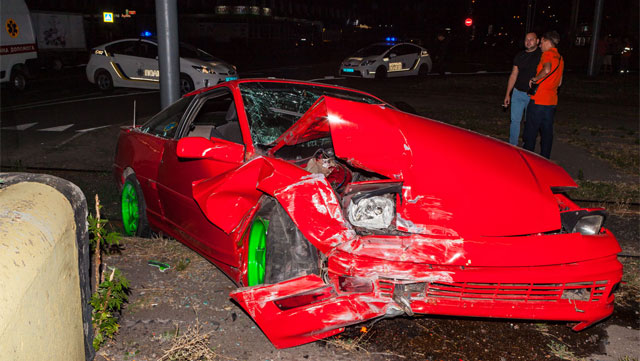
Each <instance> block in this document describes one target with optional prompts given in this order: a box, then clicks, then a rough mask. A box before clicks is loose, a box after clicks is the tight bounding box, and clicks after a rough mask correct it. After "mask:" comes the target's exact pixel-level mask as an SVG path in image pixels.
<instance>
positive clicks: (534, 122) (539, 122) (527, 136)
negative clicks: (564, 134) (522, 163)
mask: <svg viewBox="0 0 640 361" xmlns="http://www.w3.org/2000/svg"><path fill="white" fill-rule="evenodd" d="M555 114H556V106H555V105H538V104H536V103H535V101H533V100H531V101H530V102H529V105H528V106H527V121H526V122H525V123H524V133H523V134H522V140H523V141H524V145H523V146H522V147H523V148H524V149H526V150H530V151H532V152H533V150H534V149H535V147H536V138H538V133H540V155H542V156H543V157H545V158H547V159H549V158H551V145H552V144H553V117H554V115H555Z"/></svg>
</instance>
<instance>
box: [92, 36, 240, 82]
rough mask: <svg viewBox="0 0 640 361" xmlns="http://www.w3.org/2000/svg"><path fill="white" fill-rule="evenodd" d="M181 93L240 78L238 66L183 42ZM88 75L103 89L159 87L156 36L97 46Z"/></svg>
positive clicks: (181, 48) (93, 52) (181, 45)
mask: <svg viewBox="0 0 640 361" xmlns="http://www.w3.org/2000/svg"><path fill="white" fill-rule="evenodd" d="M179 52H180V93H181V94H186V93H188V92H190V91H192V90H195V89H199V88H203V87H208V86H212V85H216V84H218V83H222V82H225V81H229V80H235V79H237V78H238V75H237V72H236V67H235V66H233V65H231V64H228V63H225V62H224V61H222V60H220V59H218V58H216V57H214V56H213V55H211V54H208V53H207V52H205V51H204V50H201V49H198V48H196V47H194V46H191V45H187V44H183V43H180V50H179ZM86 72H87V79H88V80H89V81H90V82H91V83H94V84H96V85H97V86H98V88H99V89H100V90H105V91H106V90H110V89H112V88H113V87H130V88H143V89H158V88H159V83H160V70H159V67H158V44H157V42H156V41H154V40H153V39H147V38H140V39H123V40H118V41H114V42H111V43H107V44H104V45H100V46H98V47H95V48H93V50H92V51H91V58H90V59H89V63H88V64H87V70H86Z"/></svg>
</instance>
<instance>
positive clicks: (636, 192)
mask: <svg viewBox="0 0 640 361" xmlns="http://www.w3.org/2000/svg"><path fill="white" fill-rule="evenodd" d="M576 182H577V183H578V185H579V187H578V188H577V189H574V190H571V191H569V192H568V194H569V197H571V198H572V199H575V200H589V201H594V202H595V203H596V205H595V206H599V207H602V208H606V209H607V210H608V211H609V212H611V213H615V214H619V215H624V214H626V213H628V212H629V210H630V208H631V206H632V203H637V202H638V200H639V199H640V184H638V183H634V184H629V183H622V182H601V181H589V180H580V179H578V180H577V181H576Z"/></svg>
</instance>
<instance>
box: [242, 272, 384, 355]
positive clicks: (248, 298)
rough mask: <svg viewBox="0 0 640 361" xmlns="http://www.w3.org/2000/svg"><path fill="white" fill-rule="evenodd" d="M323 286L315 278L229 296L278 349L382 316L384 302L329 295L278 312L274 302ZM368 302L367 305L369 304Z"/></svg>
mask: <svg viewBox="0 0 640 361" xmlns="http://www.w3.org/2000/svg"><path fill="white" fill-rule="evenodd" d="M322 287H326V284H325V283H324V282H323V281H322V280H321V279H320V277H318V276H315V275H309V276H305V277H301V278H296V279H293V280H289V281H285V282H281V283H278V284H275V285H269V286H262V287H253V288H241V289H238V290H237V291H235V292H232V293H231V297H232V298H233V299H234V300H236V301H237V302H238V303H239V304H240V305H241V306H242V307H243V308H244V309H245V310H246V311H247V313H249V315H251V317H252V318H253V319H254V320H255V321H256V323H257V324H258V325H259V326H260V328H261V329H262V330H263V331H264V333H265V335H267V337H268V338H269V340H270V341H271V342H272V343H273V345H274V346H276V347H278V348H285V347H292V346H297V345H300V344H303V343H308V342H313V341H317V340H319V339H322V338H325V337H328V336H331V335H334V334H336V333H339V332H342V331H343V330H344V327H346V326H349V325H352V324H354V323H358V322H362V321H365V320H367V319H371V318H374V317H379V316H382V315H384V313H385V309H386V307H387V305H386V302H384V301H381V300H377V301H376V300H366V299H364V298H362V297H361V296H360V295H343V296H331V297H329V298H326V299H324V300H322V301H319V302H315V303H311V304H307V305H302V306H300V307H297V308H294V309H289V310H281V309H280V308H279V307H278V306H277V305H276V302H277V301H278V300H282V299H285V298H287V297H291V296H295V295H300V294H305V293H308V292H310V291H314V290H317V289H320V288H322ZM368 301H369V302H368Z"/></svg>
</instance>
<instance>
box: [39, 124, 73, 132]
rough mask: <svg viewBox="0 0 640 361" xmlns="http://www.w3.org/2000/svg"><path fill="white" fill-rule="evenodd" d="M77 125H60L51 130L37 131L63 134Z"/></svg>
mask: <svg viewBox="0 0 640 361" xmlns="http://www.w3.org/2000/svg"><path fill="white" fill-rule="evenodd" d="M74 125H75V124H65V125H59V126H57V127H51V128H44V129H36V130H37V131H39V132H63V131H65V130H67V129H69V128H71V127H73V126H74Z"/></svg>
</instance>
